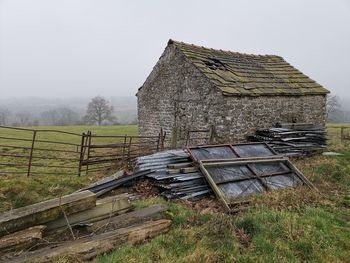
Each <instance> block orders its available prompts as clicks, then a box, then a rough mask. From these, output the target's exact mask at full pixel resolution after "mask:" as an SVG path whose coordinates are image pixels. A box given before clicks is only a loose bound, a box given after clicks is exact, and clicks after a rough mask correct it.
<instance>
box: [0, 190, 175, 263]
mask: <svg viewBox="0 0 350 263" xmlns="http://www.w3.org/2000/svg"><path fill="white" fill-rule="evenodd" d="M129 199H130V195H129V194H120V195H116V196H110V197H106V198H103V199H97V196H96V194H95V193H93V192H91V191H88V190H84V191H80V192H76V193H73V194H70V195H67V196H63V197H61V198H55V199H52V200H48V201H44V202H40V203H37V204H33V205H30V206H26V207H21V208H18V209H14V210H11V211H8V212H5V213H3V214H1V215H0V261H1V262H51V261H53V260H54V259H56V258H61V257H66V258H72V259H74V261H75V262H76V261H78V262H81V261H84V262H85V261H86V260H90V259H92V258H94V257H96V256H97V255H99V254H103V253H106V252H108V251H110V250H112V249H115V248H116V247H118V246H120V245H122V244H124V243H126V242H130V243H138V242H140V241H143V240H145V239H147V238H150V237H153V236H155V235H157V234H159V233H163V232H165V231H167V230H168V228H169V226H170V224H171V221H170V220H168V219H165V212H166V210H167V207H166V206H164V205H154V206H151V207H147V208H143V209H140V210H135V211H132V210H133V206H132V204H131V202H130V200H129Z"/></svg>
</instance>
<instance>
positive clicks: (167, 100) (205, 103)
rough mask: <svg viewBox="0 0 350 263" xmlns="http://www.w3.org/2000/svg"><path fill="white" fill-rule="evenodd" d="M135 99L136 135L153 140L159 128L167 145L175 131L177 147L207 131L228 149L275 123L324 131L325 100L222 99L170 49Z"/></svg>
mask: <svg viewBox="0 0 350 263" xmlns="http://www.w3.org/2000/svg"><path fill="white" fill-rule="evenodd" d="M137 97H138V118H139V133H140V135H141V136H149V135H157V134H158V133H159V131H160V128H161V127H162V128H163V129H164V130H165V131H166V132H167V138H168V139H170V137H171V133H172V132H173V130H174V128H175V127H176V129H177V138H178V146H179V145H183V144H184V142H185V138H186V133H187V131H188V130H193V129H210V127H211V126H214V127H215V131H216V137H215V141H216V142H218V143H227V142H236V141H242V140H244V139H245V137H246V136H247V135H249V134H252V133H253V132H254V131H255V130H256V129H257V128H267V127H272V126H274V125H275V124H276V123H277V122H291V121H297V122H309V123H315V124H318V125H321V126H324V125H325V112H326V109H325V105H326V97H325V96H324V95H308V96H257V97H248V96H242V97H237V96H224V95H222V93H221V91H220V90H219V89H218V88H216V87H215V85H214V84H212V83H211V82H210V81H209V80H208V79H207V78H206V77H204V75H203V74H202V73H201V72H200V71H199V70H198V69H197V68H196V67H195V66H194V65H193V64H191V63H189V62H188V61H187V59H186V58H185V56H184V55H183V54H182V53H181V52H180V51H179V50H177V49H176V48H175V46H173V45H168V47H167V48H166V49H165V51H164V53H163V55H162V56H161V58H160V59H159V61H158V63H157V64H156V66H155V67H154V69H153V71H152V72H151V74H150V75H149V77H148V78H147V80H146V82H145V83H144V85H143V87H142V89H140V90H139V92H138V94H137ZM169 143H170V140H168V145H169Z"/></svg>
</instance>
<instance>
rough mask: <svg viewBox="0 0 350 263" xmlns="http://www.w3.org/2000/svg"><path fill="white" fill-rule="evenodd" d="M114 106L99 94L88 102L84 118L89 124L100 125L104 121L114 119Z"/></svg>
mask: <svg viewBox="0 0 350 263" xmlns="http://www.w3.org/2000/svg"><path fill="white" fill-rule="evenodd" d="M112 113H113V106H111V105H110V103H109V102H108V101H107V100H106V99H105V98H103V97H100V96H97V97H95V98H93V99H91V101H90V102H89V104H88V107H87V110H86V115H85V117H84V120H85V121H86V122H87V123H89V124H96V123H97V125H98V126H100V125H101V124H102V122H103V121H105V120H108V121H113V120H114V119H115V118H114V117H113V116H112Z"/></svg>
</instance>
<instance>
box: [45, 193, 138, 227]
mask: <svg viewBox="0 0 350 263" xmlns="http://www.w3.org/2000/svg"><path fill="white" fill-rule="evenodd" d="M130 209H132V204H131V203H130V201H129V195H128V194H121V195H116V196H111V197H106V198H104V199H101V200H97V201H96V206H95V207H93V208H91V209H88V210H84V211H81V212H77V213H74V214H71V215H69V216H67V218H68V221H69V224H70V225H75V224H80V223H92V222H95V221H99V220H102V219H105V218H107V217H111V216H114V215H116V214H118V213H119V212H120V211H126V210H130ZM46 226H47V228H46V230H45V232H49V231H51V230H55V229H57V228H61V227H65V226H67V221H66V219H65V218H64V217H60V218H58V219H56V220H54V221H51V222H48V223H47V224H46Z"/></svg>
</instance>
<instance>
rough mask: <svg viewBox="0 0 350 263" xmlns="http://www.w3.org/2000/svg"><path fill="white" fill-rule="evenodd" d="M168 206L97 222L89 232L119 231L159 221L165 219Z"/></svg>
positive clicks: (142, 210) (154, 206)
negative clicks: (147, 222) (151, 221)
mask: <svg viewBox="0 0 350 263" xmlns="http://www.w3.org/2000/svg"><path fill="white" fill-rule="evenodd" d="M167 209H168V207H167V206H166V205H153V206H150V207H146V208H143V209H140V210H136V211H133V212H129V213H126V214H122V215H118V216H114V217H111V218H107V219H104V220H101V221H97V222H95V223H94V224H92V225H91V226H89V227H87V230H88V231H89V232H95V233H100V232H103V231H105V230H106V229H118V228H123V227H127V226H131V225H134V224H140V223H143V222H146V221H149V220H159V219H164V218H165V212H166V211H167Z"/></svg>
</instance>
